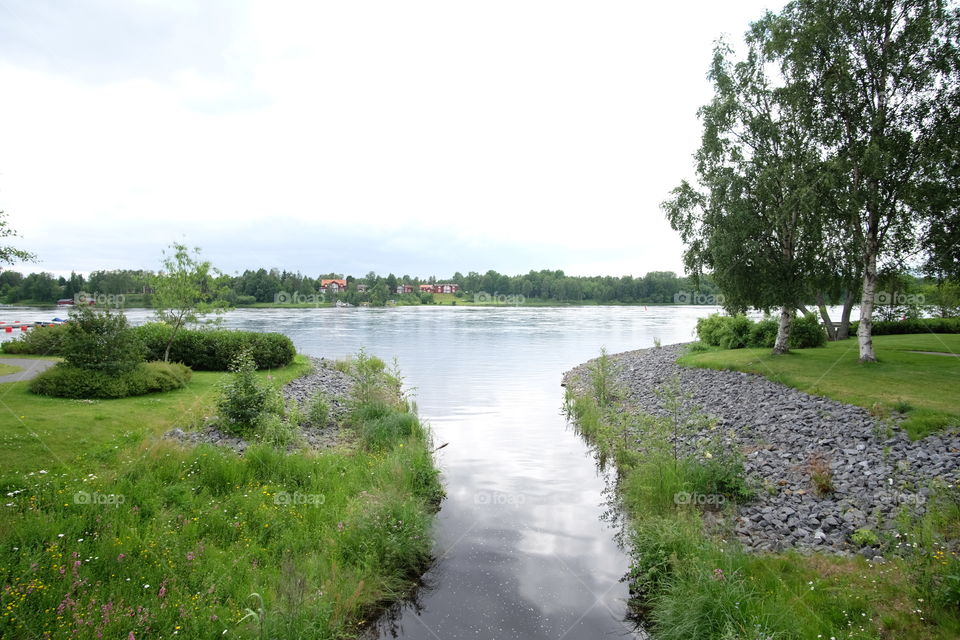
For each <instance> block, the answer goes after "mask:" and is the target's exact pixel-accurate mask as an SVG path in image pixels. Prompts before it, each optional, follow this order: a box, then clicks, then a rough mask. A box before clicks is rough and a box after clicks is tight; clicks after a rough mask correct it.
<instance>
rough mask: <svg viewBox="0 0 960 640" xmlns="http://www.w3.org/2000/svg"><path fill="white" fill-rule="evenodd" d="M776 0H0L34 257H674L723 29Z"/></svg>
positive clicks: (360, 269) (416, 269)
mask: <svg viewBox="0 0 960 640" xmlns="http://www.w3.org/2000/svg"><path fill="white" fill-rule="evenodd" d="M781 5H782V3H781V2H777V1H776V0H770V1H761V0H744V1H742V2H716V1H715V0H714V1H709V2H693V1H688V2H641V1H639V0H632V1H617V0H600V1H597V0H589V1H588V0H582V1H576V2H571V1H564V0H550V1H543V2H540V1H530V0H510V1H503V0H487V1H484V2H479V1H470V2H466V1H460V0H439V1H436V2H422V1H419V0H411V1H403V2H398V1H397V0H392V1H389V2H376V1H367V0H349V1H346V0H344V1H340V2H327V1H308V2H290V1H273V2H266V1H265V2H259V1H255V0H251V1H240V0H237V1H234V0H204V1H203V2H193V1H187V0H76V1H73V0H60V1H48V0H0V87H2V96H0V210H2V211H5V212H6V214H7V216H8V218H7V220H8V223H9V224H10V226H12V227H13V228H14V229H15V230H16V231H17V232H18V233H19V234H20V236H21V237H20V238H16V239H14V242H13V244H15V246H17V247H18V248H23V249H27V250H29V251H32V252H34V253H36V254H37V255H38V257H39V262H37V263H36V264H27V265H14V266H13V267H12V268H15V269H18V270H21V271H41V270H42V271H49V272H52V273H55V274H57V275H63V274H67V273H69V272H70V271H71V270H76V271H78V272H83V273H88V272H89V271H92V270H96V269H122V268H133V269H140V268H143V269H157V268H158V267H159V264H160V259H161V257H162V251H163V249H164V248H165V247H166V246H168V245H169V244H170V243H172V242H183V243H185V244H188V245H190V246H199V247H201V249H202V252H203V256H204V257H205V258H206V259H209V260H210V261H211V262H212V263H213V264H214V266H216V267H218V268H220V269H221V270H223V271H225V272H227V273H235V272H238V271H242V270H244V269H246V268H259V267H264V268H271V267H275V268H278V269H281V270H284V269H285V270H289V271H300V272H302V273H305V274H308V275H316V274H320V273H328V272H335V273H344V274H353V275H357V276H362V275H363V274H365V273H367V272H368V271H371V270H373V271H376V272H378V273H381V274H386V273H389V272H393V273H396V274H410V275H416V276H424V277H426V276H430V275H436V276H438V277H444V276H449V275H452V274H453V273H454V272H456V271H460V272H462V273H467V272H468V271H480V272H484V271H487V270H488V269H495V270H497V271H500V272H502V273H508V274H515V273H523V272H526V271H529V270H531V269H538V270H539V269H563V270H564V271H566V272H567V273H568V274H572V275H617V276H619V275H626V274H632V275H637V276H639V275H643V274H644V273H646V272H648V271H655V270H672V271H677V272H678V273H679V272H682V262H681V254H682V251H683V247H682V244H681V243H680V240H679V237H678V236H677V234H676V233H675V232H674V231H673V230H671V229H670V226H669V224H668V223H667V222H666V220H665V218H664V215H663V213H662V211H661V210H660V203H661V202H662V201H663V200H665V199H666V198H667V197H669V193H670V190H671V189H673V188H674V187H675V186H677V185H678V184H679V183H680V181H681V180H683V179H684V178H691V177H692V174H693V161H692V155H693V153H694V151H695V150H696V148H697V146H698V143H699V138H700V124H699V121H698V120H697V115H696V114H697V109H698V108H699V107H700V106H701V105H702V104H704V103H706V102H707V101H708V100H709V99H710V95H711V88H710V84H709V82H708V81H707V79H706V70H707V67H708V65H709V62H710V56H711V51H712V49H713V46H714V42H715V41H716V40H717V38H719V37H721V36H726V37H727V38H729V39H730V40H731V41H732V42H734V43H736V42H739V41H741V37H742V34H743V32H744V31H745V30H746V28H747V26H748V24H749V22H750V21H751V20H755V19H757V18H759V17H760V16H761V15H762V14H763V12H764V11H765V10H767V9H771V10H777V9H778V8H779V7H780V6H781Z"/></svg>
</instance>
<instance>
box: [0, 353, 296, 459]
mask: <svg viewBox="0 0 960 640" xmlns="http://www.w3.org/2000/svg"><path fill="white" fill-rule="evenodd" d="M16 357H24V356H16ZM0 362H2V359H0ZM309 368H310V363H309V360H308V359H307V358H306V357H304V356H297V359H296V360H295V361H294V363H293V364H292V365H290V366H288V367H284V368H282V369H276V370H273V371H260V372H258V373H257V375H258V377H260V379H262V380H268V379H269V380H271V381H272V382H274V383H275V384H277V385H282V384H285V383H286V382H289V381H290V380H292V379H294V378H296V377H298V376H300V375H303V374H304V373H306V372H307V371H308V370H309ZM225 376H226V374H224V373H215V372H209V371H197V372H195V373H194V374H193V378H192V380H191V382H190V386H189V387H187V388H185V389H179V390H176V391H170V392H167V393H162V394H153V395H148V396H138V397H132V398H121V399H119V400H67V399H63V398H52V397H49V396H40V395H36V394H33V393H30V391H29V390H28V385H29V383H28V382H8V383H5V384H2V385H0V401H2V403H3V405H4V407H5V409H6V410H5V411H3V412H2V413H0V445H2V446H0V469H2V470H3V473H4V474H6V473H7V472H11V471H30V470H36V469H47V470H53V469H59V468H67V469H83V470H88V468H89V470H96V466H97V465H100V464H104V463H109V462H110V461H111V460H112V459H113V458H114V457H115V456H116V454H117V452H118V451H119V450H120V449H122V448H123V447H125V446H128V445H131V444H134V443H136V442H140V441H141V440H143V439H144V438H147V437H150V436H155V435H158V434H161V433H163V432H164V431H167V430H169V429H172V428H173V427H183V428H187V427H189V426H191V425H194V424H199V422H200V421H201V420H202V419H203V417H204V416H210V415H215V414H216V410H215V408H214V407H215V403H216V396H217V392H218V389H219V385H220V384H221V382H222V381H223V380H224V378H225Z"/></svg>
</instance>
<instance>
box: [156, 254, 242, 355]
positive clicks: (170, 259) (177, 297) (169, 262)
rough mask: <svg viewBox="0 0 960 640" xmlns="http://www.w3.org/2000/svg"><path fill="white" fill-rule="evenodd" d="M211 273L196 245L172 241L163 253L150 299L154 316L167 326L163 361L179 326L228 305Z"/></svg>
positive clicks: (192, 322) (199, 319)
mask: <svg viewBox="0 0 960 640" xmlns="http://www.w3.org/2000/svg"><path fill="white" fill-rule="evenodd" d="M214 274H215V270H214V269H213V268H212V267H211V265H210V262H208V261H205V260H201V259H200V249H199V248H195V249H193V251H190V250H189V249H188V248H187V247H186V246H185V245H182V244H179V243H173V244H172V245H170V252H169V253H167V252H164V259H163V270H161V271H160V272H159V273H158V274H157V275H155V276H154V277H153V280H152V282H151V286H152V288H153V295H152V296H151V299H150V301H151V304H152V305H153V308H154V312H155V315H156V317H157V319H158V320H159V321H160V322H163V323H165V324H167V325H169V326H170V328H171V333H170V336H169V338H168V340H167V344H166V345H165V347H164V352H163V360H169V359H170V348H171V344H172V342H173V340H174V338H175V337H176V335H177V332H179V331H180V329H182V328H183V327H184V326H186V325H190V324H197V323H199V322H201V321H202V320H204V319H205V318H206V316H207V315H209V314H211V313H213V314H219V313H223V312H224V311H226V310H227V308H228V305H227V304H226V303H225V302H223V301H222V300H219V299H218V296H217V291H216V286H215V283H214Z"/></svg>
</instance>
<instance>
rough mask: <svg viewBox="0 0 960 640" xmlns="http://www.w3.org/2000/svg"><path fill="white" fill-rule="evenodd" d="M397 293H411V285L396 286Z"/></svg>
mask: <svg viewBox="0 0 960 640" xmlns="http://www.w3.org/2000/svg"><path fill="white" fill-rule="evenodd" d="M397 293H413V285H412V284H398V285H397Z"/></svg>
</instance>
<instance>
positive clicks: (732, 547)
mask: <svg viewBox="0 0 960 640" xmlns="http://www.w3.org/2000/svg"><path fill="white" fill-rule="evenodd" d="M684 351H685V349H684V348H682V347H681V346H668V347H663V348H662V349H661V348H659V347H658V348H655V349H649V350H646V351H637V352H629V353H625V354H617V355H609V354H607V353H605V352H603V353H602V354H601V355H600V357H599V358H597V359H595V360H592V361H590V362H588V363H586V364H584V365H581V366H580V367H577V368H576V369H574V370H573V371H571V372H569V373H567V374H566V375H565V376H564V384H565V386H566V409H567V412H568V415H569V416H570V417H571V419H572V420H573V422H574V425H575V426H576V428H577V429H578V430H579V431H580V432H581V433H582V434H583V436H584V437H585V438H587V440H588V441H589V442H590V443H591V444H592V445H593V446H594V447H595V450H596V455H597V458H598V461H599V462H600V464H602V465H612V466H613V467H614V468H615V470H616V484H617V492H616V494H617V500H618V501H619V503H620V506H621V508H622V509H623V511H624V513H625V516H626V517H625V527H626V530H625V534H626V535H625V536H624V540H625V543H626V545H627V546H628V552H629V554H630V556H631V558H632V563H631V567H630V570H629V573H628V574H627V576H626V579H627V580H628V582H629V584H630V589H631V609H632V611H634V613H635V614H636V616H637V617H638V619H639V620H640V621H641V622H642V623H643V624H644V626H645V627H646V628H647V629H648V630H649V631H650V633H651V634H652V637H653V638H655V639H656V640H661V639H668V640H681V639H683V640H687V639H689V640H693V639H695V638H724V639H727V638H729V639H734V638H736V639H749V640H761V639H771V638H777V639H779V638H785V639H786V638H791V639H792V638H796V639H798V640H799V639H801V638H818V637H821V638H838V639H839V638H888V637H896V638H898V639H901V638H943V639H946V638H954V637H957V635H958V633H960V615H958V614H960V561H958V558H957V551H958V550H957V548H956V545H957V539H958V535H957V534H958V532H960V494H958V492H957V488H956V485H955V484H954V483H952V482H937V481H935V480H934V479H932V478H929V480H930V482H928V483H926V484H925V485H924V486H923V487H913V489H912V490H913V491H915V492H916V493H917V495H923V496H924V501H923V508H922V509H911V508H909V507H908V506H906V505H903V507H904V508H898V509H896V510H892V511H877V512H874V513H869V514H864V513H863V511H864V509H859V511H860V514H859V516H858V515H857V514H856V513H854V512H852V511H851V514H850V515H849V516H848V520H843V519H842V518H841V520H840V521H838V522H836V523H835V526H831V524H832V521H829V522H826V523H825V522H823V521H820V520H819V516H820V513H819V512H818V511H816V510H814V509H812V508H811V510H810V513H812V514H814V515H815V516H816V517H817V518H818V519H817V521H816V522H813V520H812V519H810V518H802V519H801V518H799V517H796V516H798V515H802V514H803V513H804V512H802V511H801V510H799V509H792V508H788V509H786V510H785V511H783V512H781V511H779V509H773V508H771V509H769V510H768V511H767V514H770V513H772V514H773V518H774V519H776V520H777V521H778V522H777V526H776V527H773V528H772V530H771V529H768V528H766V526H767V523H766V521H764V520H762V519H751V518H747V519H744V518H743V513H745V512H746V513H762V507H761V508H760V509H758V508H757V506H758V505H762V504H763V503H764V501H765V500H791V501H792V500H794V499H797V501H798V502H799V503H800V504H805V505H806V504H813V505H818V506H819V505H821V504H823V505H826V504H828V503H829V502H830V500H833V499H834V498H835V497H834V496H831V495H830V493H831V492H832V491H833V488H832V487H831V486H830V485H831V482H834V481H835V479H834V477H833V476H832V475H831V472H832V471H834V469H833V468H832V467H831V466H830V465H826V466H824V465H820V466H817V465H813V464H809V461H808V464H803V465H791V467H794V466H799V468H798V469H793V473H794V474H799V475H795V476H789V477H788V476H787V475H782V476H781V475H779V474H780V470H779V469H774V468H772V467H771V468H768V469H766V470H765V471H764V472H763V473H759V474H758V473H755V472H754V471H755V470H756V469H758V468H762V465H761V467H758V466H757V465H755V464H754V462H753V460H752V459H751V458H750V457H749V456H751V454H755V453H756V451H757V446H758V445H763V444H765V443H763V442H754V443H752V446H751V443H748V442H745V441H744V437H745V436H746V435H750V434H751V433H752V432H750V431H749V430H747V429H746V428H745V427H744V425H745V424H746V422H745V420H744V421H743V422H742V423H741V422H737V421H734V422H730V421H725V420H722V419H718V417H717V416H716V415H712V414H711V411H710V409H711V407H709V406H707V407H704V406H701V405H698V404H697V402H696V398H697V397H698V392H699V391H701V390H697V389H694V388H693V385H695V384H696V382H695V380H696V377H695V376H694V377H693V378H690V377H684V376H682V375H679V374H678V373H677V372H676V371H675V368H676V359H677V357H678V356H681V355H682V354H683V353H684ZM668 362H669V363H670V365H672V368H671V367H668V366H666V364H665V363H668ZM709 373H710V375H719V374H726V375H727V376H728V379H727V383H728V384H729V389H728V390H727V394H728V395H732V396H733V398H732V399H731V402H734V401H735V400H736V395H737V394H738V393H740V394H742V399H743V401H742V402H740V403H739V404H740V406H743V407H746V408H747V409H744V411H746V410H756V411H758V412H762V411H763V410H764V406H763V404H762V403H759V404H758V403H756V402H752V397H751V396H750V395H749V394H750V393H751V392H750V389H749V388H747V386H746V385H745V382H744V375H745V374H741V373H738V372H719V371H711V372H709ZM753 377H756V376H753ZM641 379H642V380H643V382H642V383H640V382H638V380H641ZM762 382H763V383H766V384H771V385H773V384H776V383H772V382H769V381H766V380H763V381H762ZM631 384H634V388H632V389H631V388H630V387H631ZM641 387H642V389H643V394H642V397H640V396H638V389H639V388H641ZM780 387H781V389H780V391H782V394H783V396H784V397H786V396H789V394H790V393H791V392H793V391H794V390H792V389H789V388H787V387H782V386H780ZM774 395H776V394H774ZM804 395H806V394H804ZM807 397H808V398H815V397H814V396H807ZM821 400H822V399H821ZM751 407H752V409H750V408H751ZM854 409H855V410H856V411H861V410H860V409H859V408H856V407H853V408H851V410H854ZM745 417H746V416H744V418H745ZM841 422H842V421H841ZM791 426H792V425H791V424H788V423H783V424H781V429H782V430H783V431H785V432H789V430H790V428H791ZM742 427H743V428H742ZM815 428H817V427H816V426H812V427H811V429H815ZM788 435H789V437H790V438H794V437H800V438H805V437H807V436H806V434H805V433H803V432H801V433H800V434H793V433H791V434H788ZM871 437H876V438H881V439H882V440H887V439H889V437H890V436H889V434H888V433H884V432H879V433H877V434H876V435H875V436H871ZM904 437H906V436H904ZM937 437H938V436H934V438H935V439H936V438H937ZM943 437H945V438H946V437H948V436H943ZM921 442H922V441H921ZM938 442H939V441H938ZM766 444H769V442H767V443H766ZM938 446H939V445H938ZM934 448H937V447H936V446H934ZM854 451H855V450H854ZM778 453H779V452H778ZM784 459H786V458H784ZM821 462H822V461H821ZM786 466H787V465H784V467H783V468H786ZM835 466H836V465H834V467H835ZM944 469H946V471H945V473H946V476H945V477H947V478H951V477H952V475H951V474H953V473H954V472H955V466H953V463H952V459H951V460H950V461H949V462H948V464H946V465H945V466H944ZM764 473H765V474H766V476H765V475H764ZM801 478H802V479H801ZM876 480H878V481H879V480H880V478H877V479H876ZM883 481H884V482H886V481H887V478H883ZM798 483H799V484H798ZM795 485H796V486H795ZM801 485H802V488H800V487H801ZM898 488H899V485H898ZM920 489H922V493H921V492H920ZM795 493H796V495H795ZM806 496H809V499H805V497H806ZM859 499H860V500H861V501H862V503H863V504H866V503H868V502H869V500H868V497H867V496H865V495H861V496H859ZM857 500H858V497H857V496H852V501H851V502H850V504H848V505H845V506H846V507H848V509H847V510H848V511H850V509H855V508H856V502H857ZM825 508H826V507H825ZM861 516H862V518H863V519H862V520H854V518H855V517H861ZM841 523H842V524H841ZM781 525H782V526H781ZM801 529H802V530H803V531H804V532H805V533H803V534H801V535H800V537H799V538H798V537H796V536H795V535H794V532H795V531H797V530H801ZM824 529H826V531H824ZM758 540H759V541H760V543H759V544H754V542H756V541H758ZM770 541H772V542H774V543H775V544H769V545H767V544H764V543H766V542H770ZM834 543H836V544H834Z"/></svg>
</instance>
